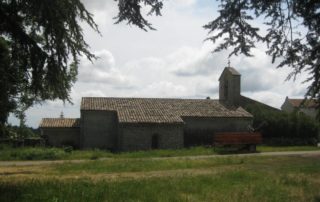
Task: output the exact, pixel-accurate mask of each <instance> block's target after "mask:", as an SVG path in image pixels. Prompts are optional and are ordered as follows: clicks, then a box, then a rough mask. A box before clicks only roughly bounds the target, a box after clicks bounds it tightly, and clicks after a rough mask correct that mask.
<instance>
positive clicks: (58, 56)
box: [0, 0, 98, 123]
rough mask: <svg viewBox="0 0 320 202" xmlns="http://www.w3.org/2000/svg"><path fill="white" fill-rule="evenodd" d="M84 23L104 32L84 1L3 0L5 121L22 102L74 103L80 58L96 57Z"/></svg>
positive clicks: (0, 35)
mask: <svg viewBox="0 0 320 202" xmlns="http://www.w3.org/2000/svg"><path fill="white" fill-rule="evenodd" d="M80 21H82V22H85V23H87V24H89V26H90V27H92V28H93V29H94V30H96V31H98V29H97V25H96V24H95V23H94V21H93V19H92V15H91V14H90V13H89V12H88V11H87V10H86V9H85V7H84V5H83V4H82V3H81V1H80V0H70V1H67V0H59V1H51V0H41V1H38V0H32V1H16V0H8V1H0V49H1V51H0V53H1V54H0V64H1V66H0V88H1V89H0V90H1V91H0V92H1V96H0V97H1V98H0V99H1V102H0V110H1V111H0V123H4V122H6V119H7V117H8V113H9V112H12V111H13V110H14V109H17V108H18V105H19V108H20V109H19V111H20V114H21V113H23V112H24V111H25V110H26V109H27V108H28V107H30V106H31V105H32V104H33V103H34V102H37V101H41V100H45V99H56V98H58V99H62V100H64V101H65V100H68V101H70V97H69V93H70V91H71V87H72V85H73V83H74V82H75V80H76V75H77V66H78V62H79V59H78V57H79V56H80V55H84V56H86V57H87V58H89V59H90V60H91V59H93V58H94V55H93V54H91V53H90V52H89V50H88V48H89V46H88V44H87V43H86V42H85V41H84V38H83V33H82V28H81V27H80V24H79V23H80ZM4 84H6V85H4Z"/></svg>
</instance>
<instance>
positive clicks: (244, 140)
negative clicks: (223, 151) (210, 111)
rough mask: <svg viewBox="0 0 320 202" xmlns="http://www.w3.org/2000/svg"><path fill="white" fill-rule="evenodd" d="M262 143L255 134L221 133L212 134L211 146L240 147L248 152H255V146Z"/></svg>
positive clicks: (258, 134)
mask: <svg viewBox="0 0 320 202" xmlns="http://www.w3.org/2000/svg"><path fill="white" fill-rule="evenodd" d="M261 143H262V136H261V134H260V133H257V132H221V133H216V134H214V137H213V145H214V147H217V146H223V147H225V146H241V147H245V148H246V149H248V150H249V151H250V152H255V151H256V145H257V144H261Z"/></svg>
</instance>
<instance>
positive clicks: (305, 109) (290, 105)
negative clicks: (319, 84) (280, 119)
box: [281, 96, 319, 118]
mask: <svg viewBox="0 0 320 202" xmlns="http://www.w3.org/2000/svg"><path fill="white" fill-rule="evenodd" d="M303 101H304V99H291V98H289V97H288V96H287V97H286V99H285V101H284V103H283V104H282V106H281V110H283V111H286V112H293V111H298V112H299V113H304V114H305V115H308V116H310V117H312V118H316V116H317V110H316V109H317V107H318V106H319V104H318V102H317V100H315V99H311V100H305V101H304V102H303Z"/></svg>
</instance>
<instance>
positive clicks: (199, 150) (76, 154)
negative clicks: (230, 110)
mask: <svg viewBox="0 0 320 202" xmlns="http://www.w3.org/2000/svg"><path fill="white" fill-rule="evenodd" d="M319 149H320V148H318V147H315V146H291V147H288V146H286V147H270V146H258V147H257V151H258V152H276V151H313V150H319ZM69 151H70V150H69V149H67V151H66V149H65V148H46V147H18V148H13V147H12V146H10V145H8V144H0V160H27V157H26V154H28V156H29V157H28V158H29V159H35V160H58V159H59V160H76V159H90V160H97V159H101V158H112V159H143V158H161V157H183V156H204V155H214V154H217V152H215V151H214V150H213V148H207V147H193V148H188V149H186V148H184V149H178V150H151V151H136V152H124V153H118V154H116V153H111V152H109V151H103V150H99V149H94V150H72V152H69ZM32 155H34V156H36V157H30V156H32ZM50 156H51V157H52V159H50V158H49V157H50Z"/></svg>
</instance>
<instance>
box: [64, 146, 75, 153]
mask: <svg viewBox="0 0 320 202" xmlns="http://www.w3.org/2000/svg"><path fill="white" fill-rule="evenodd" d="M63 150H64V152H66V153H71V152H72V151H73V147H72V146H67V147H64V148H63Z"/></svg>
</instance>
